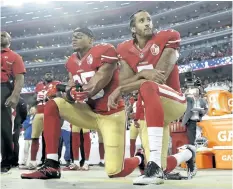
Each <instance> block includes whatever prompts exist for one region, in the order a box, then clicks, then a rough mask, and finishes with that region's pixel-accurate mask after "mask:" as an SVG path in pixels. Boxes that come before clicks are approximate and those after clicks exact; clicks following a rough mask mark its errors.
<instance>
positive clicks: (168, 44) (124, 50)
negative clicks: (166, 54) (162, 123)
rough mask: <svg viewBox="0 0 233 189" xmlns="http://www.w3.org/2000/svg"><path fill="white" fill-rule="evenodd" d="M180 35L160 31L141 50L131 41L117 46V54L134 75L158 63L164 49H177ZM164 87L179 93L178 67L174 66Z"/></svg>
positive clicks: (170, 31)
mask: <svg viewBox="0 0 233 189" xmlns="http://www.w3.org/2000/svg"><path fill="white" fill-rule="evenodd" d="M180 41H181V39H180V34H179V32H177V31H175V30H162V31H159V32H157V33H155V34H154V35H153V37H152V39H151V40H149V41H148V42H147V44H146V46H145V47H144V48H143V49H139V48H137V47H136V46H135V44H134V42H133V40H128V41H125V42H123V43H121V44H119V45H118V47H117V53H118V57H119V58H120V59H121V60H124V61H126V62H127V63H128V64H129V66H130V67H131V68H132V69H133V71H134V72H135V73H137V72H140V71H141V70H144V69H153V68H155V66H156V64H157V63H158V61H159V59H160V57H161V55H162V53H163V50H164V49H165V48H174V49H178V48H179V46H180ZM166 85H168V86H169V87H171V88H173V89H174V90H176V91H178V92H181V89H180V79H179V70H178V66H177V65H175V67H174V69H173V71H172V72H171V74H170V76H169V78H168V79H167V81H166Z"/></svg>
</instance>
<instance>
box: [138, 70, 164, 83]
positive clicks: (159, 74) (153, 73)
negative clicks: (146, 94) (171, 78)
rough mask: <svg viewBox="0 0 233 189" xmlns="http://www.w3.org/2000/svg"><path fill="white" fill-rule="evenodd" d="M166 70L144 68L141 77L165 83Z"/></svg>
mask: <svg viewBox="0 0 233 189" xmlns="http://www.w3.org/2000/svg"><path fill="white" fill-rule="evenodd" d="M164 74H165V72H164V71H161V70H157V69H153V70H142V71H141V72H140V73H139V75H140V77H141V78H144V79H147V80H150V81H155V82H156V83H159V84H163V83H165V75H164Z"/></svg>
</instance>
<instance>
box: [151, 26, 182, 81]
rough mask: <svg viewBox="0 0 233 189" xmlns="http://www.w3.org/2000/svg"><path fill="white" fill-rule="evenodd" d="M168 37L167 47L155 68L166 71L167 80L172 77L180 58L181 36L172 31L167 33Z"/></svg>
mask: <svg viewBox="0 0 233 189" xmlns="http://www.w3.org/2000/svg"><path fill="white" fill-rule="evenodd" d="M166 37H167V39H165V40H166V41H167V43H166V47H165V49H164V50H163V53H162V55H161V57H160V59H159V61H158V63H157V64H156V67H155V69H157V70H161V71H164V75H165V80H167V79H168V77H169V76H170V74H171V72H172V71H173V69H174V66H175V64H176V62H177V60H178V58H179V52H178V49H179V44H180V34H179V32H177V31H175V30H171V31H169V32H167V33H166Z"/></svg>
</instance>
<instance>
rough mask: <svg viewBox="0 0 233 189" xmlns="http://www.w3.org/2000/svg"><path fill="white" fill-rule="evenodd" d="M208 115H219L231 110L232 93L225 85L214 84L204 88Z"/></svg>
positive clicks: (228, 112) (229, 112)
mask: <svg viewBox="0 0 233 189" xmlns="http://www.w3.org/2000/svg"><path fill="white" fill-rule="evenodd" d="M206 92H207V94H206V96H207V100H208V106H209V108H208V113H207V114H208V115H209V116H221V115H226V114H231V112H232V94H231V93H230V92H229V91H228V90H227V89H225V87H221V86H214V87H212V88H208V89H207V90H206Z"/></svg>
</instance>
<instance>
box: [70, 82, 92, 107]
mask: <svg viewBox="0 0 233 189" xmlns="http://www.w3.org/2000/svg"><path fill="white" fill-rule="evenodd" d="M88 94H89V91H86V90H85V91H84V90H83V89H82V86H81V85H79V84H77V85H76V86H75V87H71V88H70V89H69V90H68V91H67V99H68V100H69V101H71V102H75V103H77V102H85V101H86V100H87V99H88Z"/></svg>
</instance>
